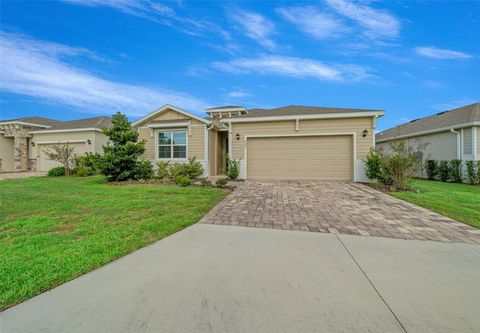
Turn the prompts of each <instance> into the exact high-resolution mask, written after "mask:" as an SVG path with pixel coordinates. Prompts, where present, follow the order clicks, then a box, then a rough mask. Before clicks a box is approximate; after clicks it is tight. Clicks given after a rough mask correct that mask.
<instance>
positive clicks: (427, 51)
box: [415, 46, 473, 59]
mask: <svg viewBox="0 0 480 333" xmlns="http://www.w3.org/2000/svg"><path fill="white" fill-rule="evenodd" d="M415 52H416V53H417V54H419V55H421V56H423V57H427V58H434V59H468V58H472V57H473V56H472V55H470V54H467V53H464V52H460V51H453V50H447V49H440V48H437V47H434V46H419V47H416V48H415Z"/></svg>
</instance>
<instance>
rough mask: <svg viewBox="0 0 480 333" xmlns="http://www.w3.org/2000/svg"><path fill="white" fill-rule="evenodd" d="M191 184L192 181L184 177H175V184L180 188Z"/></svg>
mask: <svg viewBox="0 0 480 333" xmlns="http://www.w3.org/2000/svg"><path fill="white" fill-rule="evenodd" d="M191 183H192V180H191V179H190V178H188V177H185V176H177V177H175V184H177V185H180V186H188V185H190V184H191Z"/></svg>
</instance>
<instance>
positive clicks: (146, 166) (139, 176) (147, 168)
mask: <svg viewBox="0 0 480 333" xmlns="http://www.w3.org/2000/svg"><path fill="white" fill-rule="evenodd" d="M134 174H135V176H134V177H133V179H136V180H147V179H150V178H152V177H153V174H154V172H153V166H152V163H151V162H150V161H140V162H138V163H137V166H136V167H135V170H134Z"/></svg>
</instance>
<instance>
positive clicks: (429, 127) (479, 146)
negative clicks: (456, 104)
mask: <svg viewBox="0 0 480 333" xmlns="http://www.w3.org/2000/svg"><path fill="white" fill-rule="evenodd" d="M396 140H405V141H406V142H407V143H408V144H409V145H411V146H414V145H416V142H417V141H418V142H422V143H424V144H428V145H427V147H426V149H425V152H424V154H423V158H422V160H423V162H424V161H425V160H427V159H433V160H438V161H440V160H452V159H461V160H480V103H475V104H471V105H467V106H463V107H460V108H457V109H453V110H450V111H444V112H439V113H437V114H435V115H433V116H429V117H425V118H420V119H415V120H412V121H410V122H408V123H406V124H403V125H399V126H396V127H393V128H390V129H387V130H385V131H382V132H380V133H377V135H376V143H377V148H380V149H389V146H390V142H392V141H396Z"/></svg>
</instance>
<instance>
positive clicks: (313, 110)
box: [232, 105, 383, 118]
mask: <svg viewBox="0 0 480 333" xmlns="http://www.w3.org/2000/svg"><path fill="white" fill-rule="evenodd" d="M354 112H383V110H367V109H345V108H326V107H317V106H298V105H290V106H283V107H280V108H275V109H248V113H246V114H243V115H236V116H232V118H234V117H235V118H253V117H278V116H297V115H298V116H303V115H315V114H332V113H338V114H340V113H354Z"/></svg>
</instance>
